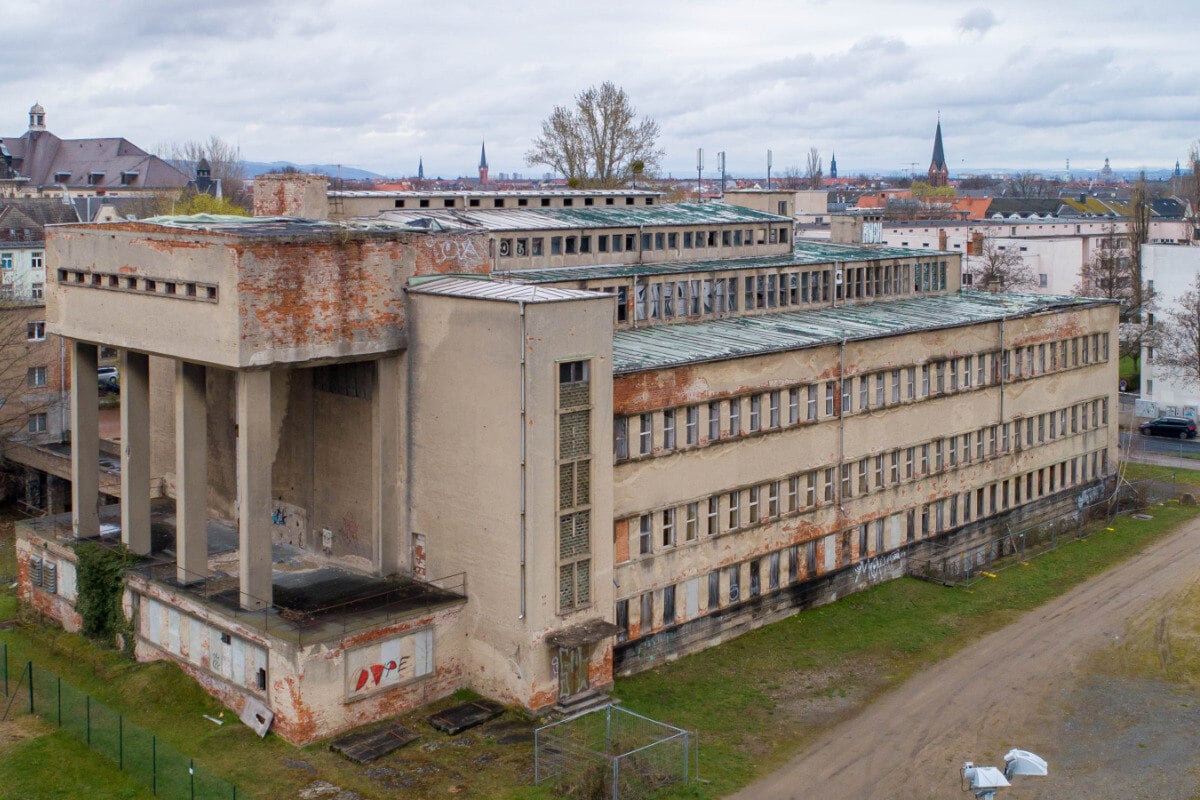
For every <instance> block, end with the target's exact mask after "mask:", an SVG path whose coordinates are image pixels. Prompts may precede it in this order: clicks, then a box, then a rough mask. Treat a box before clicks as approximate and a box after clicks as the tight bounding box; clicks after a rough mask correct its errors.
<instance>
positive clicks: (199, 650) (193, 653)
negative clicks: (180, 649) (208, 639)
mask: <svg viewBox="0 0 1200 800" xmlns="http://www.w3.org/2000/svg"><path fill="white" fill-rule="evenodd" d="M207 627H208V626H207V625H205V624H203V623H202V622H200V621H199V620H194V619H193V620H189V621H188V632H189V633H190V634H191V642H190V643H189V645H188V661H191V662H192V663H193V664H200V663H201V658H202V657H203V655H204V638H205V637H204V631H205V629H206V628H207Z"/></svg>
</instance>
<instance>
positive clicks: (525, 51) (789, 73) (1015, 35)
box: [0, 0, 1200, 178]
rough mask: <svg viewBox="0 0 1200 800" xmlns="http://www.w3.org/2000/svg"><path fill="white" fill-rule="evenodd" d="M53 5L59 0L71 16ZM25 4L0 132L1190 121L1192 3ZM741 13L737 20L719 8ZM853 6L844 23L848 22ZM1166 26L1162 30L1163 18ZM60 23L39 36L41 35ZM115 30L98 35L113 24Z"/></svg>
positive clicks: (303, 140) (443, 166)
mask: <svg viewBox="0 0 1200 800" xmlns="http://www.w3.org/2000/svg"><path fill="white" fill-rule="evenodd" d="M66 10H69V13H65V11H66ZM1156 11H1157V12H1158V13H1157V14H1156V16H1157V18H1158V20H1160V21H1159V22H1155V21H1145V20H1143V19H1142V18H1141V17H1142V16H1143V15H1142V14H1141V13H1140V10H1138V9H1136V8H1130V7H1127V6H1123V5H1117V4H1115V3H1088V4H1083V3H1068V4H1059V5H1057V6H1055V7H1054V8H1053V9H1051V10H1046V9H1039V8H1036V7H1033V6H1015V5H1014V6H1005V7H1003V8H1000V9H997V10H992V9H991V8H989V7H987V6H983V5H980V6H962V5H959V4H952V3H946V2H933V1H932V0H929V1H927V2H917V3H907V4H904V5H903V7H896V6H895V5H894V4H885V3H860V4H857V5H856V6H855V7H854V10H853V12H852V13H848V12H847V10H846V6H845V5H844V4H834V3H829V2H821V1H820V0H817V1H815V2H808V3H803V4H790V3H789V4H785V3H774V2H763V3H753V4H744V5H739V6H738V7H737V9H736V15H734V14H733V12H731V11H730V9H729V8H728V7H727V6H724V5H721V4H718V3H714V2H702V3H692V4H682V3H663V4H655V5H654V6H653V7H646V6H639V5H635V4H633V3H614V4H609V5H606V6H605V7H604V9H602V10H595V9H580V8H579V7H577V6H574V5H569V4H566V3H534V2H524V3H516V4H515V5H514V4H510V5H507V6H505V7H504V8H503V9H501V8H499V7H496V8H492V7H476V6H445V7H443V6H431V5H428V4H424V3H404V4H395V5H386V6H385V5H379V4H374V3H338V4H336V5H335V4H331V3H292V4H283V3H278V4H276V3H271V4H263V5H259V6H255V7H254V8H244V7H242V6H241V4H239V3H236V2H216V3H212V4H206V5H205V6H203V7H194V6H183V5H172V4H167V5H164V6H160V5H151V4H128V5H123V6H120V7H118V8H114V9H107V8H105V9H98V8H93V7H84V6H79V7H76V6H75V5H74V4H69V3H63V4H50V5H46V6H41V5H34V4H32V3H30V4H27V5H26V7H25V8H24V9H22V13H20V14H16V15H14V16H13V25H14V29H13V30H12V31H11V34H12V36H11V37H10V41H12V42H13V43H14V46H13V47H12V48H9V49H8V55H7V57H6V59H5V71H6V75H7V77H8V81H7V88H8V91H7V92H6V93H5V95H6V98H7V102H5V103H4V104H2V105H0V111H2V116H3V120H4V121H3V125H2V127H0V131H2V132H3V133H4V135H6V136H14V135H19V134H20V133H21V132H22V131H23V130H24V128H25V121H26V119H27V117H26V114H27V111H28V108H29V106H30V105H32V104H33V103H34V102H35V101H37V102H40V103H41V104H42V105H44V106H45V107H46V110H47V126H48V127H49V129H50V130H52V131H54V132H55V133H56V134H58V135H59V136H62V137H64V138H76V137H89V136H124V137H126V138H128V139H130V140H132V141H134V142H136V143H138V144H139V145H141V146H143V147H146V148H148V149H154V148H157V147H158V146H160V145H165V144H169V143H171V142H178V141H183V140H188V139H207V138H208V137H209V136H210V135H213V134H215V135H218V136H220V137H222V138H224V139H225V140H227V141H229V142H230V143H233V144H237V145H239V146H240V148H241V151H242V155H243V157H244V158H245V159H247V160H251V161H275V160H288V161H293V162H296V163H341V164H345V165H347V166H353V167H358V168H362V169H366V170H370V171H373V172H378V173H381V174H386V175H394V176H401V175H411V174H415V172H416V165H417V162H418V159H423V161H424V166H425V174H426V175H427V176H429V177H434V176H441V177H446V178H450V177H456V176H459V175H473V174H474V172H475V169H474V167H475V164H476V163H477V161H478V152H479V145H480V142H481V141H486V142H487V147H488V156H489V162H490V165H491V168H492V174H493V175H498V174H499V173H501V172H503V173H507V174H511V173H520V174H523V175H526V176H540V175H542V174H543V173H544V172H546V168H544V167H540V166H529V165H527V164H526V163H525V160H524V154H525V151H526V150H527V149H528V147H529V144H530V142H531V140H532V139H533V137H534V136H535V135H536V134H537V133H538V131H539V128H540V124H541V120H542V119H544V118H545V117H546V116H547V115H548V114H549V112H550V111H551V109H552V108H553V106H554V105H555V104H560V105H562V104H567V103H569V102H571V100H572V98H573V96H574V95H575V93H577V92H578V91H580V90H582V89H584V88H586V87H587V86H590V85H593V84H598V83H601V82H603V81H605V80H612V81H614V82H615V83H617V84H619V85H621V86H623V87H624V88H625V89H626V90H627V91H628V93H629V95H630V97H631V99H632V101H633V103H634V104H635V106H636V107H637V110H638V112H639V113H640V114H644V115H648V116H651V117H653V118H654V119H656V120H657V121H658V123H659V125H660V127H661V131H662V135H661V137H660V145H661V146H662V148H663V149H664V150H665V151H666V157H665V158H664V160H663V164H662V172H663V174H667V173H672V174H674V175H675V176H676V177H689V176H692V177H694V176H695V171H696V170H695V161H696V149H697V148H698V147H702V148H704V150H705V162H706V163H705V174H706V175H714V174H716V171H717V169H716V167H717V160H716V153H717V152H718V151H724V152H725V153H726V154H727V166H728V169H729V171H730V172H731V173H733V174H740V175H760V174H764V173H765V172H766V151H767V149H771V150H772V151H773V153H774V166H773V172H774V174H775V175H782V174H783V173H784V172H785V171H786V170H787V169H788V168H789V167H796V168H799V169H801V170H803V168H804V161H805V156H806V154H807V153H808V151H809V148H810V147H817V148H818V150H819V151H820V152H821V155H822V157H823V161H824V165H825V167H826V171H828V164H829V159H830V157H831V156H832V155H833V153H835V152H836V154H837V157H838V162H839V171H840V172H841V174H843V175H853V174H858V173H859V172H862V171H870V172H883V173H890V174H897V173H904V172H908V171H909V170H912V171H915V172H917V173H923V172H924V170H925V168H926V167H927V166H928V161H929V155H930V151H931V146H932V139H933V129H934V125H935V124H936V121H937V118H938V114H939V112H940V115H941V119H942V122H943V129H944V133H945V140H946V155H947V161H948V165H949V168H950V172H951V174H952V175H955V174H957V173H960V172H968V173H970V172H981V171H986V170H991V169H999V168H1013V169H1033V170H1039V171H1043V172H1046V173H1048V174H1057V173H1061V172H1063V171H1064V168H1065V163H1066V161H1067V159H1069V160H1070V163H1071V166H1072V169H1073V170H1079V171H1085V170H1097V169H1099V168H1100V167H1101V166H1103V163H1104V159H1105V158H1109V159H1111V163H1112V167H1113V168H1114V169H1116V170H1133V169H1139V168H1147V169H1169V168H1172V167H1173V166H1174V163H1175V161H1176V160H1182V159H1185V158H1186V155H1187V149H1188V145H1189V144H1190V143H1191V142H1193V141H1194V140H1195V139H1196V138H1197V134H1198V132H1200V124H1198V123H1200V106H1197V104H1196V103H1195V102H1194V97H1193V91H1192V87H1194V86H1195V85H1197V83H1198V80H1200V58H1198V57H1197V56H1196V55H1195V53H1194V51H1193V50H1192V48H1191V47H1190V46H1189V42H1188V41H1187V38H1186V32H1187V31H1188V30H1189V29H1190V27H1191V26H1190V25H1187V24H1186V22H1187V21H1188V19H1189V18H1190V19H1193V20H1196V21H1200V11H1198V10H1197V9H1196V8H1195V7H1193V6H1192V5H1190V4H1187V3H1171V4H1166V5H1163V6H1159V7H1156ZM731 17H735V18H731ZM864 19H866V20H870V21H871V26H870V27H864V26H863V25H862V21H863V20H864ZM1164 20H1167V21H1170V24H1169V25H1165V24H1163V22H1162V21H1164ZM56 42H64V43H65V42H71V43H72V46H71V47H69V48H65V47H63V46H61V45H54V46H52V47H47V46H45V45H46V43H52V44H53V43H56ZM114 42H118V43H119V46H116V47H114V46H113V43H114Z"/></svg>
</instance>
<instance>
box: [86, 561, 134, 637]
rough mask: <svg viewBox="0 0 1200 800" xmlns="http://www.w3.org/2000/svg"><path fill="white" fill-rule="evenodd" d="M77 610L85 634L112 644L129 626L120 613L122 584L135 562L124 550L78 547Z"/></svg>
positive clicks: (123, 615)
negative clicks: (127, 571)
mask: <svg viewBox="0 0 1200 800" xmlns="http://www.w3.org/2000/svg"><path fill="white" fill-rule="evenodd" d="M75 555H76V558H77V559H78V561H77V563H76V567H75V575H76V585H75V592H76V599H75V610H76V611H77V612H79V616H80V617H82V619H83V633H84V635H85V636H89V637H91V638H93V639H97V640H99V641H102V642H104V643H105V644H112V643H113V641H114V640H115V637H116V635H117V634H119V633H126V632H128V629H129V623H128V622H127V621H126V620H125V614H124V613H123V612H122V611H121V592H122V590H123V589H124V583H123V582H122V580H121V577H122V575H123V574H124V572H125V569H126V567H128V566H129V565H130V564H132V563H133V562H134V561H135V560H136V558H135V557H134V556H133V555H132V554H131V553H130V552H129V551H128V550H126V549H125V548H124V547H107V546H101V545H99V544H96V543H95V542H82V543H80V544H79V545H77V546H76V547H75Z"/></svg>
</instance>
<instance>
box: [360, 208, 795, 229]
mask: <svg viewBox="0 0 1200 800" xmlns="http://www.w3.org/2000/svg"><path fill="white" fill-rule="evenodd" d="M377 219H380V220H386V221H389V222H397V223H411V222H413V221H415V220H421V219H435V220H438V221H439V222H443V223H445V224H447V225H450V226H452V227H458V228H463V229H466V230H485V231H526V230H529V231H532V230H537V231H541V230H552V229H556V228H561V229H563V230H578V229H581V228H636V227H638V226H639V225H647V226H655V227H665V226H687V225H722V224H731V223H735V224H736V223H746V224H762V223H767V224H776V223H778V224H788V225H790V224H791V222H792V218H791V217H781V216H779V215H777V214H768V213H766V212H765V211H755V210H754V209H752V208H744V207H742V206H733V205H726V204H725V203H668V204H664V205H653V206H584V207H574V206H573V207H570V208H557V207H550V208H421V209H395V210H388V211H384V212H382V213H381V214H380V215H379V217H377Z"/></svg>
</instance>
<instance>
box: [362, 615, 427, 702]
mask: <svg viewBox="0 0 1200 800" xmlns="http://www.w3.org/2000/svg"><path fill="white" fill-rule="evenodd" d="M345 664H346V699H347V700H356V699H358V698H360V697H366V696H368V695H371V694H374V693H375V692H380V691H384V690H386V689H390V688H393V687H396V686H400V685H401V684H404V683H407V682H409V681H411V680H413V679H415V678H419V677H421V676H422V675H428V674H429V673H431V672H433V629H432V628H422V629H421V630H419V631H414V632H412V633H407V634H404V635H401V636H393V637H392V638H390V639H383V640H381V641H378V642H371V643H370V644H365V645H363V646H361V647H356V648H354V649H352V650H347V651H346V660H345Z"/></svg>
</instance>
